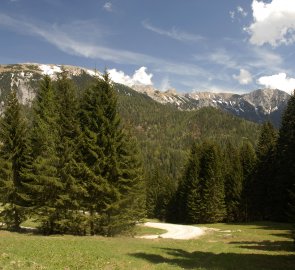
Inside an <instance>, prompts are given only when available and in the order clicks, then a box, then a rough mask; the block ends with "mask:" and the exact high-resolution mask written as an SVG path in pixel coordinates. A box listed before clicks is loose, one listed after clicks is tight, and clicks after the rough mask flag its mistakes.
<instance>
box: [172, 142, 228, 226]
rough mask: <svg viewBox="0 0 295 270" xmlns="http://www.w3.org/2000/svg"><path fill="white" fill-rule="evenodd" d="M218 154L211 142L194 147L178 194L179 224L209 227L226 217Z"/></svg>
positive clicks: (216, 148) (215, 146)
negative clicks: (208, 224)
mask: <svg viewBox="0 0 295 270" xmlns="http://www.w3.org/2000/svg"><path fill="white" fill-rule="evenodd" d="M220 159H221V156H220V152H219V149H218V147H217V145H216V144H214V143H213V142H203V143H202V144H201V145H198V146H195V145H194V146H193V148H192V151H191V155H190V158H189V161H188V165H187V167H186V170H185V173H184V179H183V181H182V183H181V184H180V186H179V190H178V194H179V195H178V200H177V204H178V206H177V207H178V209H179V211H178V212H179V218H178V221H179V222H185V223H212V222H218V221H221V220H223V219H224V217H225V203H224V182H223V177H222V173H221V163H220Z"/></svg>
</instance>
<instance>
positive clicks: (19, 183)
mask: <svg viewBox="0 0 295 270" xmlns="http://www.w3.org/2000/svg"><path fill="white" fill-rule="evenodd" d="M27 135H28V128H27V123H26V120H25V119H24V117H23V113H22V110H21V106H20V104H19V102H18V99H17V95H16V92H15V91H12V92H11V94H10V95H9V96H8V99H7V104H6V106H5V111H4V115H3V118H2V119H1V122H0V141H1V147H0V203H2V204H3V205H4V211H2V212H1V219H2V221H3V222H4V223H6V225H7V227H8V228H9V229H12V230H16V231H18V230H20V224H21V223H22V222H23V221H24V220H25V219H26V214H28V210H29V207H30V206H31V205H32V197H31V191H32V188H33V185H32V178H31V176H32V172H31V156H30V154H31V153H30V144H29V140H28V136H27Z"/></svg>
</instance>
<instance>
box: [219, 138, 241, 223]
mask: <svg viewBox="0 0 295 270" xmlns="http://www.w3.org/2000/svg"><path fill="white" fill-rule="evenodd" d="M223 172H224V181H225V183H224V185H225V203H226V212H227V214H226V220H227V221H228V222H236V221H240V220H241V218H242V217H241V215H242V213H241V200H242V189H243V172H242V166H241V161H240V156H239V151H238V150H237V149H236V148H235V147H233V145H232V144H231V143H228V144H227V145H226V148H225V153H224V159H223Z"/></svg>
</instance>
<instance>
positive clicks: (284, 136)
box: [273, 93, 295, 221]
mask: <svg viewBox="0 0 295 270" xmlns="http://www.w3.org/2000/svg"><path fill="white" fill-rule="evenodd" d="M294 153H295V93H293V94H292V95H291V97H290V99H289V101H288V104H287V107H286V109H285V111H284V113H283V116H282V124H281V127H280V130H279V138H278V145H277V168H276V169H277V177H276V183H275V185H274V187H275V196H274V207H275V209H274V216H273V217H274V219H276V220H279V221H287V220H288V215H287V209H288V208H289V207H288V206H289V204H290V203H291V197H290V194H294V192H295V189H294V187H295V185H294V184H295V155H294Z"/></svg>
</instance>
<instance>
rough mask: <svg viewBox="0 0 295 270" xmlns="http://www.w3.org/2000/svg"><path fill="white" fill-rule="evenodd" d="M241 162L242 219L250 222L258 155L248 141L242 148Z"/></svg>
mask: <svg viewBox="0 0 295 270" xmlns="http://www.w3.org/2000/svg"><path fill="white" fill-rule="evenodd" d="M240 161H241V166H242V175H243V188H242V201H241V219H242V220H243V221H248V220H249V211H250V209H253V207H255V206H253V204H252V201H251V197H252V192H253V190H252V188H253V185H252V181H253V173H254V170H255V165H256V154H255V150H254V147H253V145H252V144H251V143H250V142H248V141H246V142H244V143H243V144H242V146H241V148H240Z"/></svg>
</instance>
